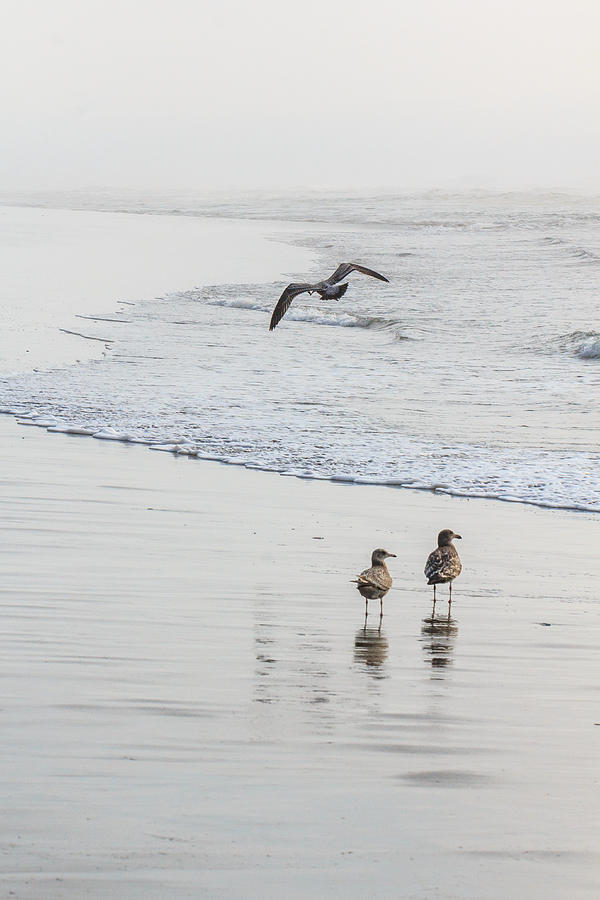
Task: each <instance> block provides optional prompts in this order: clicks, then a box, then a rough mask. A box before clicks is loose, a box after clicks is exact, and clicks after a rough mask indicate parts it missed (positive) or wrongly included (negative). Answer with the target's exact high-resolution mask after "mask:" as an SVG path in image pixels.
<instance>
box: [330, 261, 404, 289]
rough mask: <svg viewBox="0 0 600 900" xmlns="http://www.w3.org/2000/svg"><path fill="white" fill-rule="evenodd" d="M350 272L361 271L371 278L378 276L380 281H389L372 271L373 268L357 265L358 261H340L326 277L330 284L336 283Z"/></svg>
mask: <svg viewBox="0 0 600 900" xmlns="http://www.w3.org/2000/svg"><path fill="white" fill-rule="evenodd" d="M350 272H362V274H363V275H371V276H372V277H373V278H379V280H380V281H389V278H386V277H385V275H380V274H379V272H374V271H373V269H367V267H366V266H359V265H358V263H340V264H339V266H338V267H337V269H336V270H335V272H334V273H333V275H330V276H329V278H327V279H326V281H328V282H329V283H330V284H337V283H338V281H341V280H342V278H346V277H347V276H348V275H349V274H350Z"/></svg>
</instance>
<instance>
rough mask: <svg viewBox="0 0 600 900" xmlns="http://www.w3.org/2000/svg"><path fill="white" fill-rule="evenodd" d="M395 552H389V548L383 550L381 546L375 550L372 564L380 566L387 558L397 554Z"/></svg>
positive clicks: (372, 555)
mask: <svg viewBox="0 0 600 900" xmlns="http://www.w3.org/2000/svg"><path fill="white" fill-rule="evenodd" d="M395 555H396V554H395V553H388V552H387V550H383V549H382V548H381V547H379V548H378V549H377V550H373V553H372V554H371V565H372V566H378V565H381V563H382V562H384V560H386V559H387V558H388V557H390V556H395Z"/></svg>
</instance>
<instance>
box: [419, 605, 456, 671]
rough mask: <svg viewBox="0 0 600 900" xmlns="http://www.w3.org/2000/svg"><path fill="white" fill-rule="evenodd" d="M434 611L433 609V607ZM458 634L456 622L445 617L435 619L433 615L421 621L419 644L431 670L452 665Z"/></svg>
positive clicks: (448, 616)
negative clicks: (420, 643)
mask: <svg viewBox="0 0 600 900" xmlns="http://www.w3.org/2000/svg"><path fill="white" fill-rule="evenodd" d="M434 609H435V607H434ZM457 634H458V622H457V621H456V619H452V618H451V617H450V613H448V615H447V616H439V617H436V616H435V613H432V615H431V616H428V617H427V618H426V619H423V624H422V626H421V642H422V644H423V649H424V651H425V658H426V659H428V660H429V662H430V663H431V666H432V668H434V669H443V668H445V667H446V666H448V665H452V656H453V653H454V644H455V641H456V636H457Z"/></svg>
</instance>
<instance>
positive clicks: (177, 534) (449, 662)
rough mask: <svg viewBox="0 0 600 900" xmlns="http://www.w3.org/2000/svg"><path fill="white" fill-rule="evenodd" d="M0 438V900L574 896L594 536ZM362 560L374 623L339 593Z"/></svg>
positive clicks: (586, 767)
mask: <svg viewBox="0 0 600 900" xmlns="http://www.w3.org/2000/svg"><path fill="white" fill-rule="evenodd" d="M0 441H1V442H2V445H3V452H4V459H5V461H6V466H5V475H4V478H3V480H2V482H1V483H0V509H1V510H2V519H1V521H2V525H1V526H0V527H1V528H2V531H3V560H4V562H3V582H2V588H1V591H0V597H1V602H2V607H3V617H2V618H3V629H2V632H1V634H0V644H1V646H0V650H1V652H2V658H3V660H4V664H3V675H4V678H5V702H4V704H3V707H4V709H3V712H2V716H3V727H4V735H5V741H4V743H3V749H2V751H0V756H1V757H2V760H1V761H2V767H1V768H2V771H4V772H5V773H6V776H5V780H4V785H3V786H4V788H5V792H6V795H7V798H8V800H7V811H8V815H7V818H6V820H5V827H4V829H2V833H1V835H0V838H1V841H2V844H3V845H4V847H5V850H6V851H7V852H6V853H5V855H4V857H3V859H4V861H3V863H2V871H3V876H4V880H5V884H6V885H7V886H10V888H11V889H13V890H15V892H16V893H17V895H18V896H20V897H23V898H27V900H38V898H39V900H41V898H45V900H47V898H52V900H54V898H71V897H73V898H76V897H80V896H82V895H86V896H90V897H98V898H100V897H103V896H106V892H107V890H110V891H111V892H112V894H113V895H114V896H123V897H125V896H126V897H128V898H133V897H138V896H139V897H142V896H146V897H156V898H157V900H158V898H162V897H164V896H167V895H168V896H172V897H184V896H189V895H190V893H191V895H192V896H193V895H197V893H198V891H201V892H203V893H204V894H206V895H208V896H221V897H226V898H235V897H239V896H241V895H242V894H243V895H244V896H245V897H248V898H256V900H258V898H263V897H267V898H271V897H272V898H275V897H278V896H281V889H282V883H285V885H286V890H287V892H288V895H289V896H291V897H293V898H305V897H308V896H324V895H327V894H328V893H331V892H335V891H340V890H343V891H344V892H345V894H346V895H347V896H348V897H350V898H355V897H356V898H357V900H358V898H359V897H363V896H364V893H365V890H366V889H367V886H370V890H371V893H373V892H374V895H375V896H386V890H387V887H386V885H387V886H388V887H389V884H390V883H394V879H396V878H397V877H398V873H399V872H401V873H402V878H403V884H404V885H405V891H406V895H407V896H411V897H415V898H423V900H424V898H426V897H428V896H429V895H430V893H431V892H432V891H436V890H437V891H440V892H442V893H444V896H448V897H457V898H458V897H459V898H460V900H500V898H501V897H504V896H505V894H506V892H507V889H508V892H509V893H511V895H512V896H527V897H528V898H531V900H542V898H544V897H545V898H556V900H559V898H560V900H562V897H564V896H566V895H569V891H570V892H571V893H572V894H574V893H576V894H577V896H578V898H579V897H581V898H586V900H587V898H588V897H589V898H590V900H591V898H592V897H594V896H595V895H596V893H597V881H596V878H595V874H594V873H595V872H596V871H597V861H598V853H597V849H596V847H597V841H596V833H595V831H596V830H595V828H594V827H593V824H592V823H593V822H594V817H595V803H594V791H593V789H592V785H593V784H594V783H595V777H596V774H595V773H596V763H595V760H596V756H597V750H598V749H599V745H598V741H600V731H599V729H598V728H594V723H595V722H596V721H597V708H596V693H597V691H596V677H595V673H596V668H597V665H596V651H597V646H598V642H599V641H600V628H599V623H598V615H597V610H598V601H597V597H596V592H595V587H594V585H595V580H594V572H593V567H594V561H595V547H596V546H597V541H598V534H597V529H598V523H597V521H596V520H595V519H593V518H591V517H590V519H587V518H585V517H582V516H581V515H577V516H575V515H573V514H572V513H562V512H558V511H557V512H556V514H555V516H547V515H546V514H545V512H544V511H542V510H538V509H536V508H532V507H525V506H521V505H520V506H515V505H510V506H508V505H506V504H502V505H499V504H496V503H492V502H490V501H481V502H480V503H473V502H471V501H469V500H466V499H464V498H463V499H457V498H451V497H447V496H441V495H431V496H430V497H428V498H425V497H424V496H423V495H422V493H420V492H411V491H398V492H394V493H392V492H389V491H386V492H384V491H383V490H382V488H380V487H367V488H366V490H364V491H361V492H360V498H361V506H360V512H358V513H357V506H356V498H357V492H356V491H348V490H344V488H345V487H347V485H344V484H339V483H338V484H335V483H331V482H326V481H325V482H320V483H317V482H315V481H311V482H304V483H301V481H300V480H299V479H295V478H285V479H280V480H279V482H276V481H275V478H274V477H272V475H271V473H266V472H260V471H254V472H252V471H250V470H248V471H244V472H241V471H240V467H238V466H229V467H226V466H214V467H210V466H195V465H189V463H190V460H189V459H184V458H173V457H167V458H165V456H164V455H160V454H149V453H141V452H138V451H137V450H135V449H132V448H131V447H130V446H128V445H124V444H120V443H116V442H108V443H107V444H104V445H101V444H100V443H99V442H93V441H85V442H84V443H83V444H81V445H79V444H77V443H74V442H73V441H72V440H68V436H64V435H63V436H62V437H61V439H60V440H56V441H49V440H47V438H46V437H43V436H42V435H41V434H40V433H39V432H38V431H37V430H36V429H31V428H30V429H25V428H19V426H18V425H17V424H16V423H15V422H14V421H12V420H9V419H2V420H1V421H0ZM132 454H133V455H132ZM292 510H293V512H291V511H292ZM442 526H444V527H445V526H451V527H454V528H455V529H456V530H458V531H460V533H462V534H463V538H464V539H463V541H462V542H461V545H460V548H459V549H460V553H461V559H462V561H463V573H462V574H461V576H460V578H459V579H457V581H456V582H455V585H454V591H453V593H454V602H453V604H452V611H451V619H450V621H447V620H446V619H445V618H444V617H445V616H446V615H447V604H446V602H445V601H446V595H445V592H444V593H442V591H440V594H441V596H440V598H439V600H438V606H437V616H438V618H436V621H435V623H433V624H432V623H431V595H430V591H431V589H430V588H427V586H426V585H425V579H424V576H422V567H423V564H424V559H425V558H426V555H427V553H428V552H429V551H430V550H431V549H432V548H433V546H434V544H435V536H436V533H437V530H439V528H440V527H442ZM375 546H385V547H387V548H388V549H389V550H390V551H392V552H396V553H397V554H398V559H396V560H392V561H391V563H392V565H390V571H391V572H392V576H393V578H394V588H393V589H392V591H391V592H390V594H389V595H388V596H387V597H386V599H385V601H384V618H383V623H382V628H381V629H378V628H377V625H378V619H379V615H378V604H374V606H373V609H372V615H370V616H369V619H368V620H367V624H366V625H365V624H364V619H363V610H364V601H363V600H362V598H361V597H360V596H359V595H358V593H357V592H356V591H355V589H354V586H353V585H351V584H350V583H349V579H350V578H352V577H354V573H355V572H357V571H360V570H361V569H362V568H363V567H364V566H365V565H367V564H368V557H369V556H370V551H371V549H372V548H373V547H375ZM558 547H560V553H559V554H558V555H557V553H556V551H557V548H558ZM32 772H35V773H36V776H35V778H34V780H32ZM557 803H559V808H560V816H559V817H558V818H557V817H556V816H554V815H553V814H552V811H553V810H554V809H555V805H556V804H557ZM517 806H518V808H519V810H520V815H519V824H518V826H517V827H515V820H514V810H515V808H516V807H517ZM490 808H493V810H494V815H493V816H492V817H490V816H489V810H490ZM40 823H41V825H40ZM323 833H326V834H327V840H325V841H324V839H323ZM15 834H18V835H19V838H18V840H15V837H14V835H15ZM9 848H10V849H9ZM432 858H433V859H434V860H437V861H438V862H437V863H436V862H434V863H433V864H432ZM282 879H284V881H283V882H282ZM498 880H500V882H501V883H502V893H499V892H498V891H497V890H496V885H497V883H498Z"/></svg>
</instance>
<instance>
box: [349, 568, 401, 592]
mask: <svg viewBox="0 0 600 900" xmlns="http://www.w3.org/2000/svg"><path fill="white" fill-rule="evenodd" d="M356 583H357V584H362V585H365V586H366V585H368V586H369V587H374V588H378V589H380V590H383V591H386V590H389V589H390V587H391V584H392V579H391V576H390V573H389V572H387V571H386V570H385V569H384V568H383V567H382V566H371V568H370V569H365V570H364V572H361V573H360V575H359V576H358V578H357V579H356Z"/></svg>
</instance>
